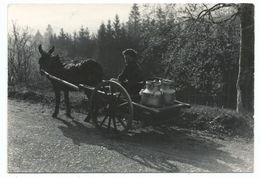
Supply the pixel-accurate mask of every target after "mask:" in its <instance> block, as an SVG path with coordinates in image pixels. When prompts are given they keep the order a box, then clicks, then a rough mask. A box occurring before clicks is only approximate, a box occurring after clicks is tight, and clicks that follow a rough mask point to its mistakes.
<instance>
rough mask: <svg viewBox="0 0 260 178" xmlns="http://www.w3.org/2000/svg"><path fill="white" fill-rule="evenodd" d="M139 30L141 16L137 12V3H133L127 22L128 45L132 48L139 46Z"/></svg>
mask: <svg viewBox="0 0 260 178" xmlns="http://www.w3.org/2000/svg"><path fill="white" fill-rule="evenodd" d="M140 30H141V16H140V12H139V7H138V5H137V4H133V6H132V9H131V12H130V15H129V18H128V22H127V32H128V39H129V41H130V46H131V47H132V48H139V42H140V34H141V31H140Z"/></svg>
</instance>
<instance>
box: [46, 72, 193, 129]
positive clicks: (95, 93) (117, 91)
mask: <svg viewBox="0 0 260 178" xmlns="http://www.w3.org/2000/svg"><path fill="white" fill-rule="evenodd" d="M42 72H43V73H44V74H45V75H46V76H47V77H48V78H49V79H51V80H55V81H56V82H60V83H61V84H64V85H66V86H67V87H69V88H71V89H72V90H74V91H84V92H86V91H88V92H89V91H91V93H92V94H91V98H90V110H89V111H88V112H89V114H90V117H91V120H92V121H93V123H94V124H95V126H96V127H97V128H99V129H101V130H104V131H108V132H116V133H127V132H128V131H129V130H131V129H135V128H136V127H140V125H141V126H147V125H158V124H162V123H167V122H168V121H169V120H173V119H174V117H177V116H178V115H179V112H180V110H181V109H182V108H187V107H190V105H189V104H187V103H183V102H180V101H177V100H176V101H175V103H174V104H172V105H170V106H163V107H161V108H154V107H148V106H145V105H143V104H140V102H139V100H138V97H136V96H130V95H129V93H128V92H127V90H126V89H125V88H124V87H123V86H122V85H121V84H120V83H119V82H117V81H113V80H103V81H102V82H101V83H100V84H98V85H97V86H96V87H91V86H88V85H84V84H80V85H78V86H76V85H74V84H71V83H69V82H67V81H64V80H62V79H59V78H57V77H55V76H52V75H50V74H48V73H47V72H46V71H42Z"/></svg>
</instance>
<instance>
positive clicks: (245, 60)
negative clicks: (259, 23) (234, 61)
mask: <svg viewBox="0 0 260 178" xmlns="http://www.w3.org/2000/svg"><path fill="white" fill-rule="evenodd" d="M226 7H234V8H235V9H236V11H237V12H235V13H233V14H231V15H230V17H229V18H226V19H221V20H219V21H216V20H214V18H213V17H212V15H211V14H212V12H214V11H216V10H219V9H222V8H226ZM206 15H208V17H209V19H210V20H211V21H212V22H213V23H222V22H223V21H228V20H232V19H234V18H235V17H236V16H239V17H240V23H241V26H240V30H241V32H240V36H241V42H240V56H239V73H238V77H237V108H236V110H237V111H238V112H240V113H249V112H254V5H253V4H222V3H220V4H216V5H214V6H212V7H211V8H209V9H205V10H203V11H201V12H200V14H199V15H198V17H202V16H206Z"/></svg>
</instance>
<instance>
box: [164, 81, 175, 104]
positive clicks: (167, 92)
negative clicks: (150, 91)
mask: <svg viewBox="0 0 260 178" xmlns="http://www.w3.org/2000/svg"><path fill="white" fill-rule="evenodd" d="M161 92H162V94H163V103H164V104H165V105H170V104H173V103H174V101H175V99H176V98H175V90H174V89H173V82H172V81H171V80H165V79H164V80H162V85H161Z"/></svg>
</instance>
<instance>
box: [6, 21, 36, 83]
mask: <svg viewBox="0 0 260 178" xmlns="http://www.w3.org/2000/svg"><path fill="white" fill-rule="evenodd" d="M35 49H36V47H35V43H34V41H33V37H32V36H31V35H30V33H29V29H28V28H25V29H21V28H19V27H18V26H17V25H16V24H13V28H12V31H11V32H10V33H9V34H8V82H9V84H18V83H24V84H26V85H29V81H30V79H32V77H35V75H32V72H33V70H35V67H34V66H33V65H34V64H35V63H36V61H35V58H36V57H35V56H34V55H35V53H36V51H35ZM34 62H35V63H34ZM33 63H34V64H33ZM37 69H38V68H37Z"/></svg>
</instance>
